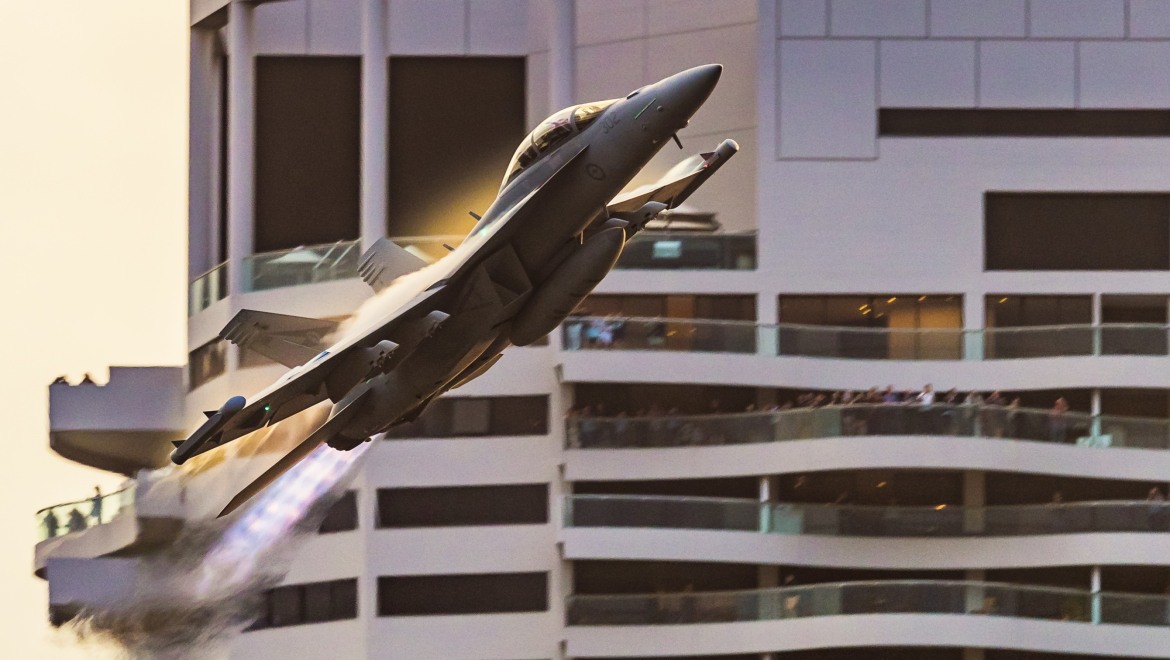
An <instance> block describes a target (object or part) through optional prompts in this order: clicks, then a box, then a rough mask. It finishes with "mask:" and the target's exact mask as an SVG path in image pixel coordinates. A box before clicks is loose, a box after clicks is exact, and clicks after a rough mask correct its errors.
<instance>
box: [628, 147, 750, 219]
mask: <svg viewBox="0 0 1170 660" xmlns="http://www.w3.org/2000/svg"><path fill="white" fill-rule="evenodd" d="M737 151H739V145H738V144H736V143H735V140H724V141H723V142H722V144H720V145H719V146H718V147H717V148H716V149H715V151H711V152H708V153H704V154H699V155H697V156H692V157H691V158H688V159H686V160H684V161H683V162H681V163H679V164H678V165H676V166H674V167H673V168H671V170H670V171H669V172H667V173H666V176H664V177H663V178H661V179H659V180H658V181H656V182H654V183H651V184H648V185H645V186H639V187H637V188H635V189H633V190H630V191H627V192H623V193H621V194H620V195H618V196H617V197H615V198H614V199H613V201H611V202H610V203H609V205H608V206H607V207H606V211H608V212H609V215H610V216H611V217H619V218H620V217H621V216H622V214H624V213H633V212H635V211H638V210H639V209H641V208H642V207H643V206H645V205H646V204H648V203H650V202H658V203H661V204H665V205H666V208H668V209H672V208H675V207H676V206H678V205H679V204H682V203H683V202H684V201H686V199H687V198H688V197H690V196H691V193H693V192H695V191H696V190H698V188H699V186H701V185H703V183H704V182H705V181H707V179H709V178H710V177H711V175H712V174H714V173H715V171H716V170H718V169H719V168H720V167H722V166H723V164H724V163H726V162H727V161H728V160H729V159H730V158H731V157H732V156H734V155H735V154H736V152H737Z"/></svg>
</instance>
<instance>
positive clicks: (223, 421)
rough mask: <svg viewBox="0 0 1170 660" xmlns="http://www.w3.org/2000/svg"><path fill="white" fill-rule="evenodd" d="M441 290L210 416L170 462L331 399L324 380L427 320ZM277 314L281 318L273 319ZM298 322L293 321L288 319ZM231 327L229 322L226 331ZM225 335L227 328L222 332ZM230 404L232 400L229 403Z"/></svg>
mask: <svg viewBox="0 0 1170 660" xmlns="http://www.w3.org/2000/svg"><path fill="white" fill-rule="evenodd" d="M442 289H443V287H442V286H434V287H432V288H430V289H428V290H426V291H423V292H421V293H419V294H417V295H415V296H414V298H413V299H411V300H410V301H408V302H407V303H406V304H404V305H402V306H401V307H399V308H398V309H397V310H396V311H393V312H391V313H389V314H388V316H387V318H385V319H384V320H383V321H381V322H380V323H378V324H377V325H376V326H373V327H370V328H367V329H365V331H364V332H363V331H359V332H355V333H354V334H352V335H350V336H348V337H346V338H344V339H342V340H341V341H339V342H338V343H336V344H334V345H333V346H331V347H330V348H329V349H327V350H325V351H321V352H320V353H319V354H317V355H316V356H315V357H314V358H312V359H311V360H309V361H308V362H307V363H305V364H303V365H300V366H295V367H293V368H292V369H290V370H289V371H288V373H286V374H285V375H284V376H281V378H280V380H278V381H276V382H275V383H273V384H272V385H270V386H269V387H267V388H265V389H264V390H261V391H260V392H259V393H258V394H256V395H255V396H254V397H252V398H251V399H250V400H249V401H247V403H246V405H244V406H242V407H238V406H229V404H231V403H232V401H229V402H228V404H224V408H221V409H220V410H219V411H216V412H213V413H209V417H210V418H211V419H209V420H208V422H209V423H206V424H204V425H203V426H201V427H199V429H198V430H197V431H196V432H195V433H194V434H192V435H191V437H189V438H187V440H186V441H184V442H182V443H180V444H178V446H177V448H176V449H175V452H174V453H172V454H171V460H172V461H174V462H175V463H179V464H181V463H183V462H185V461H187V460H188V459H190V458H192V457H194V456H198V455H199V454H202V453H204V452H207V451H211V450H212V449H215V448H216V447H219V446H221V445H223V444H225V443H227V442H230V441H232V440H235V439H236V438H238V437H240V436H242V435H246V434H248V433H251V432H252V431H255V430H257V429H260V428H263V427H265V426H267V425H269V424H271V423H274V422H278V421H280V420H282V419H285V418H287V417H291V416H293V415H295V414H297V413H298V412H300V411H302V410H304V409H306V408H309V407H311V406H314V405H316V404H318V403H320V402H321V401H324V400H325V399H327V398H329V396H328V392H327V390H326V380H327V379H328V378H329V377H330V376H331V375H333V374H334V373H335V372H337V371H338V370H339V369H345V368H346V367H349V368H352V367H353V364H352V361H353V359H355V358H356V359H359V360H360V359H361V358H362V356H361V352H362V351H364V350H365V349H368V348H371V347H373V346H374V345H375V344H377V343H378V342H380V341H382V340H384V339H391V338H393V337H394V336H396V335H398V334H405V333H404V330H406V329H407V328H408V327H409V324H410V323H411V322H412V321H418V322H425V321H426V318H428V317H427V313H428V312H430V311H431V309H430V307H429V306H428V305H426V301H427V300H428V299H430V298H431V297H432V296H434V295H435V294H436V293H438V292H439V291H441V290H442ZM277 316H279V315H277ZM292 318H296V317H292ZM231 325H232V324H231V323H229V324H228V326H229V328H230V327H231ZM225 332H226V329H225ZM233 400H234V399H233Z"/></svg>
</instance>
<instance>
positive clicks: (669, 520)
mask: <svg viewBox="0 0 1170 660" xmlns="http://www.w3.org/2000/svg"><path fill="white" fill-rule="evenodd" d="M563 508H564V524H565V527H638V528H654V529H707V530H725V531H741V532H745V531H746V532H759V533H762V534H785V535H814V536H848V537H858V536H876V537H898V538H906V537H937V538H950V537H989V536H1034V535H1041V534H1084V533H1094V532H1100V533H1103V532H1153V533H1167V532H1170V503H1168V502H1156V501H1102V502H1072V503H1065V504H1025V505H1008V506H986V507H964V506H952V505H945V504H944V505H939V506H859V505H837V504H788V503H768V502H756V501H753V500H744V499H732V498H716V497H682V496H659V495H569V496H566V497H565V498H564V500H563Z"/></svg>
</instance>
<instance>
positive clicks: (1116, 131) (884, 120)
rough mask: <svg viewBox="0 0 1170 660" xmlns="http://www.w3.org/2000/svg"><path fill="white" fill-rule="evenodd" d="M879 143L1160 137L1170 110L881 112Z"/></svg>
mask: <svg viewBox="0 0 1170 660" xmlns="http://www.w3.org/2000/svg"><path fill="white" fill-rule="evenodd" d="M878 134H879V135H881V136H883V137H1164V136H1168V135H1170V110H1055V109H1034V110H1009V109H1001V108H983V109H974V108H950V109H943V108H882V109H880V110H879V111H878Z"/></svg>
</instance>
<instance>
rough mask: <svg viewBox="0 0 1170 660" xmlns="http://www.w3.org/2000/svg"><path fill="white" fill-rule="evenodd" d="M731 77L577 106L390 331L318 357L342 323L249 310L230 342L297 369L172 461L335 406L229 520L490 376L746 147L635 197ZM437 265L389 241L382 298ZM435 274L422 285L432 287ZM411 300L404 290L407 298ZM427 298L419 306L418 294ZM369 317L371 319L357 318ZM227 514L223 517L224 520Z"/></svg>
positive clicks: (378, 269)
mask: <svg viewBox="0 0 1170 660" xmlns="http://www.w3.org/2000/svg"><path fill="white" fill-rule="evenodd" d="M722 70H723V67H722V66H720V65H718V64H709V65H706V66H700V67H695V68H693V69H688V70H686V71H683V72H681V73H677V74H675V75H673V76H670V77H669V78H666V79H664V80H660V81H658V82H657V83H654V84H652V85H647V86H646V87H642V88H641V89H638V90H635V91H633V92H631V93H630V94H629V95H628V96H626V97H625V98H622V99H611V100H608V101H600V102H596V103H585V104H582V105H578V106H575V107H571V108H566V109H564V110H561V111H560V112H558V113H556V114H554V115H553V116H551V117H549V118H548V119H546V120H545V121H544V122H542V123H541V124H540V125H539V126H538V127H537V128H536V130H534V131H533V132H532V133H531V134H529V135H528V136H527V137H525V138H524V141H523V142H521V143H520V146H519V148H517V150H516V153H515V155H514V156H513V157H512V161H511V163H509V165H508V169H507V172H506V174H505V175H504V180H503V183H502V184H501V186H500V191H499V194H498V196H497V197H496V200H495V201H494V202H493V203H492V205H491V206H490V207H489V208H488V209H487V210H486V211H485V212H484V214H483V215H482V216H476V217H477V218H478V223H477V224H476V225H475V227H474V228H473V229H472V230H471V233H470V234H469V235H468V236H467V238H466V239H465V240H464V241H463V243H461V244H460V245H459V247H458V248H455V249H454V250H452V251H451V252H450V253H449V254H447V255H446V256H444V257H443V258H442V259H440V260H439V261H438V262H435V263H434V264H433V265H430V266H427V270H426V271H424V273H425V275H426V277H424V278H421V279H422V281H421V282H419V281H417V280H419V279H420V278H419V277H417V276H416V277H413V278H409V279H408V280H405V281H402V282H399V283H398V284H397V285H395V286H396V288H400V287H402V286H404V285H408V284H412V285H414V286H415V289H414V290H413V291H407V294H408V295H407V297H405V299H404V301H403V302H402V303H401V304H398V305H397V306H396V308H393V309H387V310H384V312H383V314H382V316H381V318H376V319H365V321H366V322H365V326H364V327H361V326H358V327H351V326H353V325H354V324H353V323H351V324H349V325H348V326H347V327H346V331H347V333H346V334H345V336H342V337H341V338H340V340H339V341H337V342H336V343H335V344H333V345H332V346H329V347H328V348H326V349H325V350H320V347H319V346H318V342H319V341H320V339H321V338H322V337H326V336H331V335H334V334H337V331H338V329H339V328H338V325H337V324H336V323H333V322H330V321H323V320H318V319H306V318H299V317H294V316H287V315H282V314H272V313H267V312H258V311H252V310H242V311H240V312H239V313H238V314H237V315H236V316H235V317H234V318H233V319H232V320H231V321H230V322H229V323H228V325H227V326H226V327H225V328H224V330H223V332H222V333H221V337H222V338H224V339H226V340H228V341H231V342H233V343H235V344H237V345H239V346H241V347H243V348H245V349H248V350H253V351H256V352H258V353H260V354H263V355H265V356H267V357H269V358H272V359H274V360H276V361H278V362H280V363H282V364H284V365H286V366H289V367H291V369H290V370H289V371H288V372H287V373H286V374H285V375H284V376H282V377H281V378H280V379H279V380H278V381H277V382H275V383H274V384H272V385H271V386H270V387H268V388H267V389H265V390H263V391H261V392H260V393H258V394H257V395H255V396H254V397H252V398H251V399H247V400H246V399H245V398H244V397H242V396H235V397H232V398H231V399H229V400H228V401H227V402H226V403H225V404H224V405H223V406H222V407H221V408H220V409H219V410H217V411H214V412H210V413H208V419H207V421H206V422H205V423H204V424H203V425H202V426H200V427H199V429H198V430H196V431H195V432H194V433H193V434H191V436H190V437H189V438H187V439H186V440H185V441H182V442H176V448H175V450H174V452H172V454H171V460H172V461H173V462H175V463H176V464H182V463H183V462H185V461H187V460H189V459H190V458H192V457H194V456H197V455H199V454H202V453H204V452H207V451H210V450H212V449H215V448H216V447H220V446H222V445H224V444H225V443H228V442H230V441H232V440H234V439H236V438H239V437H240V436H243V435H245V434H247V433H251V432H252V431H255V430H257V429H260V428H263V427H265V426H267V425H269V424H273V423H275V422H278V421H280V420H282V419H285V418H288V417H290V416H292V415H294V414H296V413H298V412H300V411H302V410H304V409H306V408H308V407H310V406H314V405H316V404H318V403H321V402H323V401H324V400H326V399H329V400H330V401H331V402H333V408H332V412H331V413H330V415H329V417H328V419H327V421H325V422H324V423H322V424H321V426H319V427H318V428H317V429H316V430H314V431H312V432H311V433H310V434H309V436H308V437H307V438H306V439H305V440H304V442H302V443H301V444H300V445H299V446H298V447H297V448H296V449H294V450H293V451H292V452H291V453H290V454H288V455H287V456H285V457H284V458H282V459H281V460H280V461H279V462H278V463H277V464H276V465H274V466H273V467H272V468H271V469H269V470H268V472H266V473H265V474H264V475H262V476H261V477H260V478H259V479H257V480H256V481H255V482H254V483H253V484H252V486H250V487H249V489H245V492H242V493H240V495H239V496H237V498H236V500H233V502H232V504H229V505H228V508H227V509H225V511H224V514H226V513H228V512H229V511H230V510H231V509H233V508H235V507H236V506H238V505H239V504H240V503H241V502H242V501H243V499H247V497H249V496H250V495H251V494H254V493H255V492H256V491H258V490H259V489H261V488H263V487H264V486H265V485H266V484H268V483H270V482H271V481H273V480H275V479H276V477H278V476H279V475H280V474H282V473H283V472H285V471H287V470H288V469H289V468H291V467H292V466H293V465H295V464H296V463H297V462H298V461H300V460H301V459H303V458H304V457H305V456H307V455H308V454H309V453H310V452H311V451H313V450H314V449H315V448H317V447H318V446H320V445H321V444H322V443H325V444H328V445H329V446H330V447H333V448H335V449H339V450H349V449H352V448H354V447H356V446H358V445H359V444H361V443H362V442H365V441H367V440H369V439H370V436H372V435H375V434H377V433H380V432H383V431H386V430H387V429H389V428H391V427H393V426H395V425H397V424H402V423H405V422H409V421H413V420H414V419H416V418H417V417H418V416H419V415H420V414H421V413H422V412H423V411H424V410H425V409H426V407H427V405H428V404H430V403H431V402H432V401H433V400H434V399H435V398H436V397H438V396H439V395H441V394H443V393H444V392H446V391H448V390H450V389H452V388H456V387H459V386H460V385H462V384H464V383H466V382H468V381H470V380H471V379H473V378H476V377H477V376H479V375H481V374H483V373H484V372H486V371H487V370H488V369H489V368H491V366H492V365H493V364H495V363H496V361H497V360H499V359H500V357H501V354H502V351H503V350H504V349H506V348H508V347H509V346H524V345H527V344H530V343H532V342H534V341H536V340H537V339H539V338H541V337H543V336H545V335H546V334H548V333H549V332H551V331H552V330H553V329H555V328H556V327H557V325H558V324H560V323H561V321H562V320H564V318H565V317H566V316H567V315H568V314H569V313H570V312H572V311H573V309H574V308H575V307H576V306H577V305H578V304H579V303H580V302H581V301H582V300H584V299H585V297H586V296H587V295H588V294H589V292H590V291H592V290H593V288H594V287H595V286H596V285H597V284H598V282H600V281H601V279H602V278H603V277H605V275H606V273H608V272H609V271H610V269H612V268H613V266H614V264H615V263H616V262H617V260H618V257H619V256H620V255H621V251H622V246H623V245H624V244H625V242H626V241H627V240H629V238H630V237H631V236H633V235H634V234H636V233H637V232H638V231H640V230H641V229H642V228H643V227H644V226H645V224H646V222H647V221H649V220H651V219H653V218H655V217H656V216H657V215H658V214H659V213H661V212H662V211H665V210H667V209H671V208H674V207H675V206H677V205H678V204H680V203H682V202H683V201H684V200H686V199H687V197H689V196H690V195H691V193H693V192H694V191H695V190H696V189H697V188H698V187H699V186H701V185H702V184H703V183H704V182H705V181H706V180H707V179H708V178H709V177H710V176H711V175H712V174H714V172H715V170H717V169H718V168H719V167H720V166H722V165H723V164H724V163H725V162H727V160H728V159H729V158H731V156H733V155H734V154H735V153H736V151H738V150H739V146H738V145H737V144H736V143H735V142H734V141H732V140H725V141H724V142H723V143H722V144H720V145H719V146H718V147H717V148H716V149H715V150H714V151H712V152H710V153H704V154H700V155H699V156H696V157H693V158H691V159H688V160H687V161H684V162H683V163H680V166H679V167H676V168H674V169H673V170H671V172H670V173H668V175H667V176H666V177H665V178H664V179H663V180H661V181H658V182H657V183H654V184H651V185H648V186H642V187H640V188H637V189H635V190H631V191H627V192H625V193H623V192H622V191H623V189H624V188H625V187H626V186H627V184H628V183H629V182H630V181H631V180H632V179H633V178H634V177H635V176H636V175H637V174H638V172H639V171H641V170H642V168H643V167H644V166H645V165H646V164H647V163H648V162H649V161H650V159H651V158H652V157H653V156H654V155H655V154H656V153H658V151H659V150H660V149H662V147H663V146H664V145H665V144H666V143H667V142H670V141H671V140H673V141H675V142H676V143H677V144H678V145H679V147H680V148H681V147H682V143H681V142H680V141H679V138H678V135H677V133H678V131H679V130H681V129H682V128H684V127H686V126H687V124H688V122H689V120H690V118H691V116H692V115H694V114H695V112H696V111H697V110H698V109H699V107H700V106H702V105H703V103H704V102H705V101H706V100H707V97H708V96H710V95H711V92H712V90H713V89H714V88H715V84H716V83H717V82H718V81H719V76H720V74H721V73H722ZM424 266H426V264H425V263H424V262H423V261H422V260H421V259H419V258H418V257H416V256H415V255H414V254H413V253H411V252H408V251H407V250H405V249H403V248H401V247H399V246H398V245H396V244H394V243H392V242H390V241H389V240H387V239H385V238H383V239H381V240H380V241H378V242H377V243H375V244H374V245H373V246H372V247H371V248H370V250H369V251H367V252H366V253H365V254H364V255H363V256H362V259H361V262H360V265H359V274H360V275H361V276H362V278H363V279H364V280H365V281H366V282H367V283H368V284H369V285H370V286H371V287H372V288H373V289H375V291H381V290H382V289H384V288H386V287H388V286H390V284H391V283H392V282H394V281H395V280H396V279H397V278H399V277H401V276H403V275H407V274H409V273H413V272H415V271H418V270H419V269H421V268H423V267H424ZM422 274H423V273H420V275H422ZM398 293H400V292H398ZM410 296H413V297H410ZM359 320H360V319H359ZM221 515H223V514H221Z"/></svg>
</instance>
